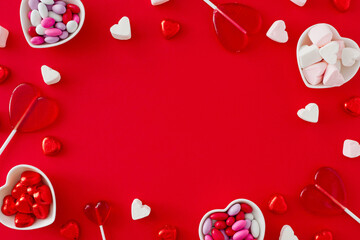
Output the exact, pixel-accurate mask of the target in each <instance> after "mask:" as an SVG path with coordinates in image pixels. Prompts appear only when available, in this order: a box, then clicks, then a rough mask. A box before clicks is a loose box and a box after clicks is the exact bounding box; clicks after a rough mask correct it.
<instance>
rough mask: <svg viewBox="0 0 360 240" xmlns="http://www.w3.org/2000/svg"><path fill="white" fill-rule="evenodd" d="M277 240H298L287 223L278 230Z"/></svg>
mask: <svg viewBox="0 0 360 240" xmlns="http://www.w3.org/2000/svg"><path fill="white" fill-rule="evenodd" d="M279 240H299V239H298V237H297V236H296V235H295V233H294V230H293V229H292V228H291V227H290V226H289V225H284V226H283V227H282V229H281V231H280V237H279Z"/></svg>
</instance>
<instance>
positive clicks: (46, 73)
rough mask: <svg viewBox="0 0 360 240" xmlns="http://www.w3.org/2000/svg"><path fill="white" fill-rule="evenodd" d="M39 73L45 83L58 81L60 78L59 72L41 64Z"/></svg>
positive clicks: (49, 83)
mask: <svg viewBox="0 0 360 240" xmlns="http://www.w3.org/2000/svg"><path fill="white" fill-rule="evenodd" d="M41 74H42V77H43V79H44V82H45V83H46V84H47V85H52V84H55V83H58V82H59V81H60V79H61V76H60V73H59V72H58V71H56V70H54V69H52V68H50V67H48V66H46V65H42V66H41Z"/></svg>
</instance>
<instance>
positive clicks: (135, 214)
mask: <svg viewBox="0 0 360 240" xmlns="http://www.w3.org/2000/svg"><path fill="white" fill-rule="evenodd" d="M150 212H151V208H150V207H149V206H147V205H143V204H142V202H141V201H140V200H139V199H137V198H135V199H134V201H133V202H132V204H131V217H132V219H133V220H138V219H141V218H145V217H147V216H149V215H150Z"/></svg>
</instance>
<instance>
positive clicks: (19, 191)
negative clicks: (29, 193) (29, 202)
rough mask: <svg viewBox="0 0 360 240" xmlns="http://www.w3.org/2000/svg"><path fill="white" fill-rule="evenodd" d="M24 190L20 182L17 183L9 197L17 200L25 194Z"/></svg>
mask: <svg viewBox="0 0 360 240" xmlns="http://www.w3.org/2000/svg"><path fill="white" fill-rule="evenodd" d="M26 189H27V187H26V186H24V185H23V184H22V183H21V182H18V183H17V184H16V185H15V187H14V188H13V189H12V190H11V195H12V196H13V197H14V198H15V199H18V198H20V197H21V195H23V194H24V193H26Z"/></svg>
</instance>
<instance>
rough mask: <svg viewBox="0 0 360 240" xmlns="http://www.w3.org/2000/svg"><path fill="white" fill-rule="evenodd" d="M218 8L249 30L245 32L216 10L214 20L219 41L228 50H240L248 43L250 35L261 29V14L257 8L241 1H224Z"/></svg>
mask: <svg viewBox="0 0 360 240" xmlns="http://www.w3.org/2000/svg"><path fill="white" fill-rule="evenodd" d="M218 8H219V9H220V11H222V12H224V13H225V14H226V15H228V16H229V17H230V18H231V19H232V20H234V21H235V22H236V23H237V24H238V25H239V26H240V27H242V28H243V29H245V31H246V32H247V34H245V33H243V32H242V31H240V30H239V29H238V28H237V27H235V26H234V24H232V23H231V22H230V21H229V20H228V19H226V18H225V17H224V16H223V15H222V14H221V13H220V12H218V11H217V10H215V11H214V14H213V22H214V26H215V31H216V35H217V37H218V39H219V41H220V42H221V44H222V45H223V46H224V47H225V48H226V49H227V50H229V51H231V52H240V51H241V50H243V49H244V48H245V47H246V46H247V45H248V41H249V36H251V35H253V34H256V33H258V32H259V31H260V29H261V26H262V18H261V15H260V13H259V12H258V11H256V10H255V9H253V8H251V7H248V6H246V5H243V4H240V3H224V4H221V5H219V6H218Z"/></svg>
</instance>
